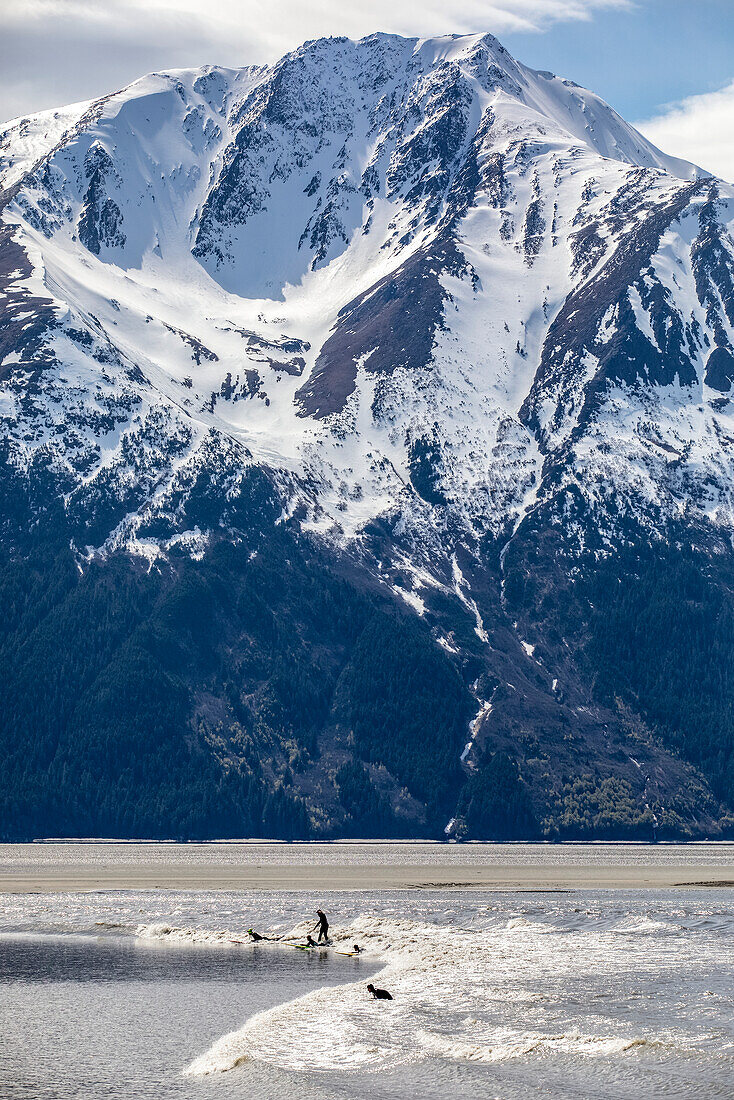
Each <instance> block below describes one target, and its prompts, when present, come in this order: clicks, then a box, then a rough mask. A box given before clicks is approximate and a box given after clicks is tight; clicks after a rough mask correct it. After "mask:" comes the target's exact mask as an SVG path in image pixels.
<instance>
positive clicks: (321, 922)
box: [311, 909, 329, 943]
mask: <svg viewBox="0 0 734 1100" xmlns="http://www.w3.org/2000/svg"><path fill="white" fill-rule="evenodd" d="M316 914H317V916H318V918H319V919H318V920H317V921H316V924H315V925H314V926H313V928H312V929H311V931H312V932H315V931H316V929H317V928H318V930H319V939H318V942H319V943H321V937H322V936H323V939H324V943H328V942H329V922H328V920H327V919H326V913H324V912H323V910H322V909H317V910H316Z"/></svg>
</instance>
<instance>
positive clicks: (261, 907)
mask: <svg viewBox="0 0 734 1100" xmlns="http://www.w3.org/2000/svg"><path fill="white" fill-rule="evenodd" d="M319 905H322V906H323V907H325V908H326V910H327V913H328V915H329V918H330V921H331V926H332V927H331V932H332V939H333V949H332V950H331V951H320V952H310V953H306V952H302V951H295V950H293V947H292V944H294V943H296V942H303V937H304V936H305V933H306V931H307V930H308V929H309V928H310V927H311V926H312V925H313V923H314V921H315V909H316V908H317V907H318V906H319ZM0 918H1V919H0V929H1V930H2V931H1V932H0V944H2V943H8V942H11V941H13V940H14V939H16V940H17V939H18V938H20V939H24V940H25V941H26V942H30V941H33V940H34V937H35V938H38V937H41V938H43V937H47V938H48V937H50V938H52V939H55V940H56V941H63V940H64V938H65V937H66V938H68V937H72V938H74V939H75V940H76V941H77V942H78V943H84V942H88V943H89V944H90V945H91V944H96V945H99V944H100V943H102V944H113V943H117V944H121V945H124V949H125V951H127V952H128V958H130V957H131V958H133V959H135V960H136V965H137V966H139V965H141V964H140V962H139V960H141V959H142V960H143V963H145V964H147V963H148V962H149V961H150V960H152V959H159V958H163V959H164V960H166V959H168V958H170V957H171V955H172V953H173V957H174V958H175V960H176V966H177V967H178V968H179V969H180V968H183V970H184V971H185V970H186V967H188V966H195V967H198V968H199V969H201V968H205V965H206V966H209V965H211V966H213V967H217V966H218V965H219V968H220V969H222V966H221V964H218V963H217V961H216V960H217V959H224V960H226V964H225V965H224V969H225V970H227V971H230V973H231V974H234V969H233V968H236V967H237V966H239V965H242V966H243V967H255V968H256V972H254V979H251V978H250V977H248V974H246V973H245V971H244V970H243V972H242V976H241V977H238V978H237V982H233V986H232V988H233V995H232V998H231V1004H229V1007H228V1008H227V1012H223V1004H224V1003H225V1002H224V1000H223V996H222V994H221V993H218V994H217V997H216V1000H215V1002H212V1004H215V1003H216V1004H217V1008H218V1010H219V1011H220V1014H221V1015H222V1019H221V1021H219V1020H217V1023H216V1026H215V1027H214V1026H212V1024H213V1019H212V1018H210V1016H211V1011H213V1008H212V1009H211V1010H210V1008H209V1007H208V1004H209V1002H208V1001H207V996H211V994H207V993H206V990H205V989H204V985H203V984H202V982H201V980H200V977H201V976H200V975H198V977H197V984H196V986H195V989H196V994H195V995H192V996H189V995H187V994H185V992H184V991H183V990H182V991H181V992H180V993H177V994H176V996H178V997H182V996H186V997H187V999H188V1002H189V1003H187V1004H186V1006H185V1008H186V1012H187V1014H188V1015H187V1019H188V1021H189V1022H188V1024H187V1025H186V1027H183V1026H181V1025H174V1024H173V1022H169V1027H168V1030H170V1031H176V1034H175V1036H173V1038H174V1039H175V1042H176V1044H177V1046H176V1058H177V1059H178V1062H177V1064H176V1065H175V1067H174V1065H173V1060H172V1064H171V1066H170V1070H169V1071H167V1073H166V1074H163V1075H162V1076H161V1077H160V1079H148V1080H146V1081H141V1080H139V1079H137V1078H136V1072H137V1071H135V1069H134V1068H133V1067H132V1066H131V1067H130V1069H129V1072H130V1073H131V1074H132V1076H131V1078H130V1080H129V1081H128V1082H127V1083H126V1082H125V1081H124V1080H119V1079H116V1080H115V1081H114V1082H112V1083H110V1082H107V1084H106V1085H105V1089H104V1090H103V1091H100V1092H96V1091H95V1090H94V1088H93V1087H91V1084H90V1083H89V1082H87V1088H86V1091H85V1095H86V1096H88V1097H96V1096H97V1095H100V1096H101V1095H105V1096H112V1097H121V1098H122V1097H127V1096H133V1095H135V1096H136V1097H137V1096H147V1095H148V1094H150V1095H151V1096H153V1095H155V1096H156V1097H159V1098H161V1097H168V1096H185V1097H198V1096H201V1097H202V1098H204V1097H205V1098H207V1100H208V1098H209V1097H227V1098H228V1097H235V1096H248V1097H266V1096H275V1095H279V1094H280V1093H281V1092H282V1091H284V1090H285V1091H286V1094H288V1095H297V1096H299V1097H314V1098H327V1097H361V1096H364V1095H370V1096H378V1097H383V1096H384V1097H387V1096H390V1097H406V1098H407V1097H412V1096H416V1095H420V1096H425V1097H434V1096H436V1097H438V1096H441V1097H454V1096H456V1097H458V1096H466V1095H469V1096H487V1097H489V1096H492V1097H507V1098H512V1097H520V1096H523V1097H545V1096H555V1097H565V1096H579V1097H581V1096H583V1097H633V1096H634V1097H639V1096H646V1097H657V1096H660V1097H663V1096H676V1097H688V1096H691V1097H693V1096H706V1097H718V1096H721V1097H723V1096H729V1095H731V1083H732V1080H733V1079H734V1027H733V1025H732V1021H733V1020H734V1012H733V1011H732V1010H733V1009H734V988H733V987H732V982H731V972H732V963H734V946H733V945H734V940H733V939H732V931H734V890H732V889H730V888H723V889H717V890H708V891H707V890H705V889H694V890H685V891H684V890H665V891H663V890H617V891H612V890H598V891H593V892H587V891H568V892H554V893H527V894H521V893H507V894H497V893H493V892H490V891H483V890H482V891H471V892H470V891H463V890H460V891H448V890H438V891H426V892H423V891H382V892H370V891H359V892H358V891H333V892H326V893H325V894H320V895H316V894H313V893H308V892H301V891H297V892H291V891H272V892H258V893H247V894H243V893H238V892H234V891H220V892H193V891H185V892H184V891H171V892H170V893H169V892H156V893H155V894H153V893H151V892H147V891H146V892H138V891H109V892H100V893H93V894H65V895H45V896H44V895H27V896H24V897H21V896H19V895H5V896H4V897H2V898H0ZM251 926H252V927H254V928H256V929H258V930H259V931H260V932H263V933H267V934H269V935H271V936H272V937H273V941H272V942H269V943H265V944H258V945H255V946H253V945H252V944H250V943H249V942H247V940H248V937H247V935H246V930H247V928H249V927H251ZM85 938H86V939H85ZM355 942H356V943H358V944H359V945H360V947H361V949H362V952H363V954H362V955H361V956H360V957H359V958H358V959H351V958H347V957H344V956H340V955H337V954H336V949H338V950H347V949H348V948H350V947H351V945H352V944H353V943H355ZM1 956H2V951H1V950H0V957H1ZM212 959H214V962H211V963H210V960H212ZM205 960H206V963H205ZM319 967H321V968H322V970H321V971H319ZM283 968H286V969H287V971H288V974H289V981H290V982H291V986H290V987H289V988H290V989H291V992H292V993H293V994H294V995H291V996H290V997H289V998H288V999H287V1000H285V1001H282V1002H279V1003H272V997H271V998H270V1003H268V1004H267V1005H266V1006H265V1007H263V1008H261V1009H260V1010H258V1011H254V1012H253V1011H249V1012H248V1010H247V1004H248V1003H250V1005H251V1007H252V1006H256V1002H257V996H255V993H252V994H247V989H248V988H249V987H248V986H247V984H246V983H247V982H248V981H250V980H255V981H258V982H260V983H262V986H263V989H265V988H266V987H267V983H268V981H269V979H270V978H272V979H273V981H274V980H275V976H276V974H277V973H280V972H281V971H282V969H283ZM248 973H249V971H248ZM197 974H198V971H197ZM15 981H16V987H17V975H16V976H15ZM304 981H306V983H307V984H306V987H305V991H304V988H303V987H302V988H301V989H299V988H298V986H299V982H301V983H302V982H304ZM368 981H373V982H374V983H375V984H376V985H378V986H383V987H385V988H387V989H389V990H390V992H391V993H392V994H393V997H394V1000H393V1001H392V1003H381V1002H375V1001H373V1000H372V999H371V998H370V996H369V994H368V993H367V990H366V983H367V982H368ZM159 984H160V983H159ZM160 987H161V988H162V985H161V986H160ZM8 988H9V986H8V984H7V983H5V982H4V981H3V974H2V968H1V967H0V1009H2V1007H3V1002H4V1001H5V1000H6V999H7V997H8ZM12 988H13V986H12V983H10V989H11V990H12ZM120 988H121V989H123V993H124V987H123V986H121V987H120ZM158 988H159V985H156V984H155V983H149V985H148V987H147V991H146V993H145V999H144V1001H143V1003H148V1004H153V1005H154V1004H155V995H156V990H157V989H158ZM253 988H254V987H253ZM94 997H95V990H94V984H93V983H89V982H87V983H85V985H84V998H85V1002H84V1003H85V1005H86V1006H87V1010H88V1008H89V1006H90V1004H91V1005H93V1004H94ZM197 998H198V1000H197ZM248 998H249V1000H248ZM265 999H266V1000H267V997H266V998H265ZM11 1001H12V998H11ZM9 1007H11V1008H12V1003H11V1004H10V1006H9ZM138 1011H145V1009H143V1010H140V1009H138ZM151 1011H152V1010H151ZM131 1015H132V1014H131ZM153 1015H154V1016H155V1017H156V1027H157V1028H161V1027H162V1024H161V1020H160V1017H161V1016H162V1015H163V1016H165V1013H161V1012H158V1011H155V1012H154V1013H153ZM8 1018H9V1017H8ZM225 1019H230V1020H231V1023H230V1026H229V1027H228V1028H227V1027H223V1026H222V1024H223V1022H224V1020H225ZM197 1021H198V1022H197ZM118 1024H119V1025H120V1026H121V1033H120V1031H118V1033H117V1038H116V1042H119V1043H122V1044H123V1046H124V1044H125V1041H126V1040H125V1036H124V1030H125V1024H124V1020H122V1021H120V1020H119V1019H118ZM207 1026H210V1036H211V1037H207V1031H206V1029H207ZM187 1028H188V1031H187ZM217 1028H220V1029H221V1030H220V1031H219V1032H217ZM144 1031H145V1029H144ZM153 1034H155V1031H154V1032H153ZM162 1034H163V1035H164V1036H165V1030H163V1031H162ZM166 1041H167V1040H165V1039H164V1040H163V1041H162V1042H161V1041H160V1040H159V1042H161V1048H160V1049H159V1051H158V1054H159V1055H160V1061H165V1058H164V1050H163V1047H165V1045H166ZM136 1042H138V1043H145V1042H146V1039H145V1036H144V1035H143V1034H142V1033H141V1036H138V1038H137V1040H136ZM153 1046H155V1044H153ZM3 1057H7V1054H6V1055H4V1056H1V1055H0V1084H2V1082H3V1079H4V1078H3V1070H4V1065H3V1061H2V1058H3ZM134 1058H135V1055H134V1053H133V1061H134ZM146 1058H148V1059H149V1063H148V1062H146ZM141 1059H142V1061H141V1064H150V1065H151V1066H153V1067H155V1068H153V1069H152V1070H151V1071H150V1073H153V1074H156V1073H160V1066H157V1065H156V1059H155V1051H153V1052H152V1055H151V1053H150V1052H148V1054H146V1055H145V1057H143V1056H142V1055H141ZM127 1062H128V1063H130V1059H129V1058H128V1059H127ZM61 1086H64V1087H61ZM56 1089H57V1091H54V1092H49V1093H48V1095H54V1096H55V1097H63V1098H65V1097H66V1096H72V1095H78V1092H74V1091H73V1089H72V1088H71V1087H70V1083H69V1082H66V1083H65V1082H64V1081H61V1082H59V1080H58V1075H57V1080H56ZM0 1092H2V1090H1V1089H0ZM2 1095H3V1097H5V1095H6V1093H4V1092H3V1093H2ZM8 1095H11V1096H13V1097H14V1096H16V1095H17V1096H29V1095H32V1093H30V1092H22V1091H17V1092H11V1093H8ZM43 1095H46V1093H43Z"/></svg>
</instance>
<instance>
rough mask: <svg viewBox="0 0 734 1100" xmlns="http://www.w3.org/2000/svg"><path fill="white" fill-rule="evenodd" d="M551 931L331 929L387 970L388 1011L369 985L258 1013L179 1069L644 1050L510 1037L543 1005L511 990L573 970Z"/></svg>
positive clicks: (375, 1064) (359, 924)
mask: <svg viewBox="0 0 734 1100" xmlns="http://www.w3.org/2000/svg"><path fill="white" fill-rule="evenodd" d="M553 931H554V929H553V928H552V927H550V926H546V925H541V924H538V923H536V922H534V921H532V920H528V919H525V918H522V917H518V918H513V919H511V920H509V921H507V922H506V923H504V924H502V925H498V926H497V927H496V928H495V929H491V930H486V931H485V930H479V929H477V930H476V932H477V933H479V934H475V933H474V930H463V929H457V928H452V927H447V926H437V925H434V924H430V925H429V924H423V923H421V922H419V921H411V920H395V919H391V920H386V919H382V918H379V919H375V918H374V917H369V918H368V917H360V918H358V919H356V920H355V921H353V922H352V923H351V924H350V925H348V926H347V927H345V928H338V929H334V938H335V941H336V942H337V943H341V942H343V943H345V944H346V943H352V942H354V941H355V940H356V941H358V942H359V943H360V945H364V947H365V949H366V951H367V953H368V954H369V955H372V956H373V957H374V956H379V957H380V958H381V959H382V960H383V961H384V963H385V967H384V969H383V970H382V971H381V972H380V973H379V975H378V977H376V978H375V979H374V981H375V982H376V984H378V985H381V986H384V987H386V988H387V989H389V991H390V992H391V993H392V995H393V1000H392V1001H391V1002H384V1001H373V1000H372V998H371V997H370V995H369V993H368V992H367V990H366V985H365V983H364V982H355V983H352V984H349V985H341V986H339V987H338V988H336V989H319V990H316V991H314V992H311V993H308V994H306V995H305V996H303V997H299V998H298V999H296V1000H294V1001H291V1002H289V1003H288V1004H285V1005H280V1006H278V1007H276V1008H272V1009H268V1010H267V1011H265V1012H261V1013H258V1015H256V1016H253V1017H252V1018H251V1019H249V1020H248V1021H247V1022H246V1023H245V1025H244V1026H243V1027H242V1028H241V1029H240V1030H238V1031H235V1032H232V1033H230V1034H228V1035H225V1036H224V1037H223V1038H222V1039H220V1040H219V1041H218V1042H216V1043H215V1044H214V1045H213V1046H212V1047H211V1048H210V1050H208V1051H206V1052H205V1053H204V1054H202V1055H201V1056H199V1057H198V1058H196V1059H195V1060H194V1061H193V1062H192V1063H191V1065H189V1066H188V1068H187V1069H186V1071H185V1072H186V1073H187V1074H188V1075H193V1076H200V1075H208V1074H215V1073H223V1072H226V1071H229V1070H232V1069H234V1068H235V1067H236V1066H238V1065H241V1064H242V1063H243V1062H247V1061H251V1060H252V1061H261V1062H267V1063H268V1064H270V1065H274V1066H277V1067H280V1068H283V1069H292V1070H338V1069H344V1068H351V1069H354V1068H363V1069H364V1068H368V1067H372V1068H374V1069H378V1068H379V1069H384V1068H387V1067H390V1066H394V1065H399V1064H405V1063H407V1062H412V1061H416V1060H422V1059H425V1058H429V1057H435V1056H437V1055H438V1056H440V1057H444V1058H451V1059H454V1060H459V1061H474V1062H497V1061H503V1060H506V1059H510V1058H517V1057H522V1056H531V1055H534V1054H535V1053H536V1052H537V1053H543V1054H548V1053H552V1052H554V1051H562V1052H564V1053H565V1054H570V1055H575V1056H583V1057H597V1056H603V1055H608V1054H612V1053H621V1052H624V1051H627V1050H631V1049H633V1048H635V1047H637V1046H640V1045H643V1044H645V1043H646V1042H647V1039H646V1038H645V1037H644V1036H641V1035H638V1034H629V1033H625V1034H621V1035H617V1036H615V1035H608V1034H599V1035H594V1034H584V1033H583V1032H582V1031H580V1030H577V1029H569V1030H567V1031H564V1032H562V1033H559V1034H553V1033H551V1034H546V1033H544V1032H542V1031H539V1030H537V1029H531V1028H528V1030H527V1031H522V1030H519V1029H514V1030H513V1029H509V1028H507V1027H506V1026H504V1025H503V1015H504V1013H505V1010H506V1005H507V1003H508V1002H509V1001H515V1002H518V1003H522V1002H523V1001H527V1002H528V1004H531V1003H533V1002H536V1003H537V1002H538V1001H540V1000H542V999H543V998H542V996H540V995H534V994H533V991H532V990H528V989H517V988H515V983H516V982H517V981H518V979H519V978H525V977H527V973H528V971H530V970H532V969H535V970H536V972H537V969H538V968H539V967H541V968H542V971H543V973H544V976H545V977H547V976H549V975H554V976H555V975H557V974H559V970H560V969H561V968H562V967H563V966H566V965H568V960H567V958H566V955H565V951H564V952H563V953H562V956H561V957H557V958H556V959H555V962H554V954H555V955H559V953H558V952H557V951H555V950H554V948H553V947H551V948H550V950H548V949H543V950H542V960H541V950H540V949H539V946H538V945H539V943H540V942H541V941H539V940H538V939H537V937H538V933H539V932H540V933H543V935H544V937H545V936H547V935H549V934H551V933H553Z"/></svg>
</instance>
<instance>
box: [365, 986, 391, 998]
mask: <svg viewBox="0 0 734 1100" xmlns="http://www.w3.org/2000/svg"><path fill="white" fill-rule="evenodd" d="M367 989H368V991H369V992H370V993H371V994H372V996H373V997H374V999H375V1000H376V1001H391V1000H392V993H388V991H387V990H386V989H375V987H374V986H373V985H372V983H370V984H369V985H368V986H367Z"/></svg>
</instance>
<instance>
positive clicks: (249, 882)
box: [0, 843, 734, 893]
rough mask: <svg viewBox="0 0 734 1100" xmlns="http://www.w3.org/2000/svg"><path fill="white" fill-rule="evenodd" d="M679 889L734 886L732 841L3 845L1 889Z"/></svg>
mask: <svg viewBox="0 0 734 1100" xmlns="http://www.w3.org/2000/svg"><path fill="white" fill-rule="evenodd" d="M513 857H514V858H513ZM680 887H690V888H705V887H711V888H716V887H734V845H731V844H721V845H714V844H711V845H706V846H705V847H702V848H699V847H697V846H690V847H683V846H675V847H662V846H644V845H634V846H632V845H629V846H628V845H603V846H596V845H563V846H561V845H517V846H515V845H466V846H458V845H457V846H447V845H436V844H425V845H422V844H406V845H400V844H385V845H380V844H363V845H359V844H349V845H347V844H344V845H341V844H333V845H326V844H318V845H300V844H299V845H280V844H273V845H266V844H247V843H244V844H226V843H225V844H208V845H173V844H170V845H166V844H124V843H120V844H117V843H101V844H94V843H68V844H65V843H53V844H37V845H32V844H27V845H0V893H59V892H66V891H74V892H76V891H93V890H302V891H313V892H321V891H327V890H379V889H385V890H447V889H448V890H452V889H453V890H472V889H483V890H487V889H489V890H502V891H539V892H540V891H559V890H597V889H645V888H650V889H658V890H659V889H665V888H680Z"/></svg>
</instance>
